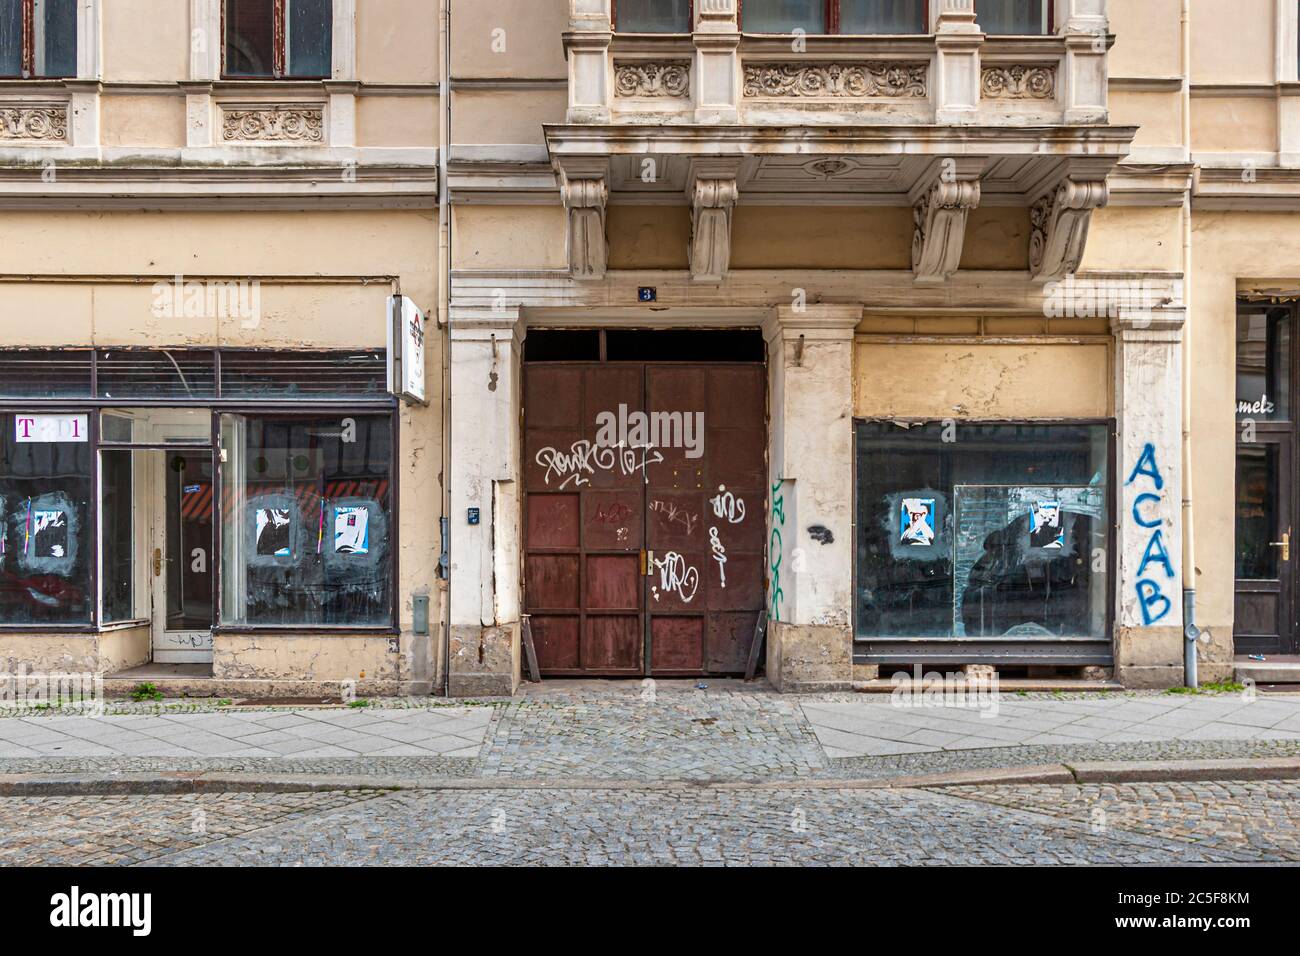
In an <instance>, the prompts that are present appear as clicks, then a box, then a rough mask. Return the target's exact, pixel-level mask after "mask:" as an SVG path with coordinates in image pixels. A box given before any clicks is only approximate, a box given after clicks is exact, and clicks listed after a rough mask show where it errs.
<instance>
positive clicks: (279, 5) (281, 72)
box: [220, 0, 335, 83]
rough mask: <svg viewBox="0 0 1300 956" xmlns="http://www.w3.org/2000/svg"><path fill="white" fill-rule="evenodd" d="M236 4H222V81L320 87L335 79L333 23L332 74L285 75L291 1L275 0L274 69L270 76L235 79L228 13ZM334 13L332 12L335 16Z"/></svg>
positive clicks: (224, 1)
mask: <svg viewBox="0 0 1300 956" xmlns="http://www.w3.org/2000/svg"><path fill="white" fill-rule="evenodd" d="M232 2H233V0H221V26H220V32H221V47H220V49H221V70H220V74H221V79H222V80H225V81H234V82H255V83H265V82H267V81H274V82H288V83H319V82H321V81H323V80H331V79H333V78H334V68H333V64H334V62H335V59H334V58H335V51H334V40H335V28H334V24H332V23H331V27H330V31H329V39H330V64H331V65H330V71H329V72H328V73H324V74H321V75H318V76H290V75H289V74H287V73H286V72H285V69H286V67H287V65H288V60H289V49H288V37H289V33H288V5H289V3H290V0H272V10H271V47H272V49H271V56H272V66H271V73H270V74H264V75H260V76H234V75H232V74H231V73H229V72H228V71H227V63H226V52H227V46H228V43H227V36H226V12H227V9H228V8H229V6H230V4H231V3H232ZM334 12H335V11H331V15H333V13H334Z"/></svg>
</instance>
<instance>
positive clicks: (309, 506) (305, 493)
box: [221, 413, 396, 626]
mask: <svg viewBox="0 0 1300 956" xmlns="http://www.w3.org/2000/svg"><path fill="white" fill-rule="evenodd" d="M221 434H222V439H221V451H222V465H221V469H222V470H221V477H222V482H223V483H224V487H225V490H224V492H223V507H224V509H225V511H224V515H223V518H222V535H221V549H222V554H221V562H222V564H221V575H222V578H221V581H222V600H221V623H222V624H226V625H308V626H315V625H350V626H371V625H388V624H391V623H392V602H391V590H390V583H391V581H392V565H393V554H394V552H395V548H396V542H395V540H394V533H395V530H396V525H395V523H394V521H393V514H392V496H393V476H392V473H391V467H392V461H391V460H392V418H391V417H390V416H388V415H349V414H346V413H343V414H340V415H338V416H332V417H320V418H310V419H307V418H282V417H275V416H272V417H262V416H244V415H225V416H223V417H222V423H221Z"/></svg>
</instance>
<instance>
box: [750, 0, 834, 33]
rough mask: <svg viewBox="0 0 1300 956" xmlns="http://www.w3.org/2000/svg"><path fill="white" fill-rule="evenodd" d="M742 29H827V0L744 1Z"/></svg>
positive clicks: (813, 30)
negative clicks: (825, 0)
mask: <svg viewBox="0 0 1300 956" xmlns="http://www.w3.org/2000/svg"><path fill="white" fill-rule="evenodd" d="M741 28H742V29H743V30H744V31H745V32H746V33H793V32H794V31H795V30H803V31H804V32H805V33H825V32H826V4H825V2H824V0H745V5H744V10H743V13H742V23H741Z"/></svg>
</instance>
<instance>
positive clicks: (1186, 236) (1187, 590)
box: [1180, 0, 1201, 688]
mask: <svg viewBox="0 0 1300 956" xmlns="http://www.w3.org/2000/svg"><path fill="white" fill-rule="evenodd" d="M1180 30H1181V32H1182V36H1181V40H1182V74H1183V76H1182V80H1183V84H1182V112H1183V115H1182V134H1183V146H1184V148H1185V149H1186V151H1187V160H1188V162H1191V161H1192V99H1191V98H1192V23H1191V0H1182V12H1181V16H1180ZM1194 183H1195V179H1193V181H1192V183H1189V184H1188V187H1187V190H1186V193H1185V194H1184V196H1183V307H1184V309H1185V310H1186V311H1185V312H1184V315H1185V319H1184V321H1183V340H1182V359H1183V401H1182V406H1183V408H1182V412H1183V449H1182V451H1183V461H1182V467H1183V512H1182V520H1183V638H1184V640H1183V683H1184V684H1185V685H1186V686H1187V687H1191V688H1195V687H1197V686H1198V681H1197V674H1196V644H1197V641H1198V640H1199V639H1200V637H1201V631H1200V628H1198V627H1197V626H1196V523H1195V517H1194V512H1193V509H1192V462H1193V459H1192V394H1193V392H1192V330H1193V329H1194V328H1195V327H1196V323H1195V322H1194V321H1193V319H1192V188H1193V185H1194Z"/></svg>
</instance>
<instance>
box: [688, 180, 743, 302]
mask: <svg viewBox="0 0 1300 956" xmlns="http://www.w3.org/2000/svg"><path fill="white" fill-rule="evenodd" d="M687 198H688V199H689V200H690V203H691V246H690V259H691V278H692V279H695V280H697V281H700V282H721V281H722V280H723V279H724V278H725V277H726V275H727V270H728V269H729V268H730V266H731V213H732V210H733V209H735V208H736V201H737V200H738V199H739V198H740V188H739V186H738V185H737V184H736V165H735V164H734V163H730V162H721V163H716V164H714V163H710V164H707V165H704V164H701V165H699V166H697V167H696V169H694V170H693V171H692V175H691V185H690V189H689V191H688V193H687Z"/></svg>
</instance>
